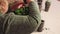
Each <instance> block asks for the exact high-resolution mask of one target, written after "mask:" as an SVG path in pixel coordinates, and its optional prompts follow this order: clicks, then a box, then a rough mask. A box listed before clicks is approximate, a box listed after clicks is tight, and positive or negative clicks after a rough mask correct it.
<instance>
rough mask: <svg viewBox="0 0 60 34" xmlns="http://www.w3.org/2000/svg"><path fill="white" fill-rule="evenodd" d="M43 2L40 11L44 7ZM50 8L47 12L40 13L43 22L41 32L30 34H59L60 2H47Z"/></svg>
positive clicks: (52, 0)
mask: <svg viewBox="0 0 60 34" xmlns="http://www.w3.org/2000/svg"><path fill="white" fill-rule="evenodd" d="M45 1H46V0H43V5H42V9H44V7H45ZM49 1H50V2H51V6H50V9H49V11H48V12H45V11H43V10H42V11H41V17H42V19H43V20H45V22H44V23H45V24H44V30H43V31H42V32H33V33H32V34H60V1H58V0H49Z"/></svg>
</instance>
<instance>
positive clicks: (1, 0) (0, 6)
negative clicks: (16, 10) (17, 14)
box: [0, 0, 8, 14]
mask: <svg viewBox="0 0 60 34" xmlns="http://www.w3.org/2000/svg"><path fill="white" fill-rule="evenodd" d="M7 10H8V2H7V1H6V0H0V12H1V13H2V14H5V13H6V12H7Z"/></svg>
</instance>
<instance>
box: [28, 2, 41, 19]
mask: <svg viewBox="0 0 60 34" xmlns="http://www.w3.org/2000/svg"><path fill="white" fill-rule="evenodd" d="M29 9H30V11H29V15H30V16H32V17H35V18H36V17H37V18H40V10H39V7H38V4H37V2H35V1H31V2H30V3H29Z"/></svg>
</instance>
